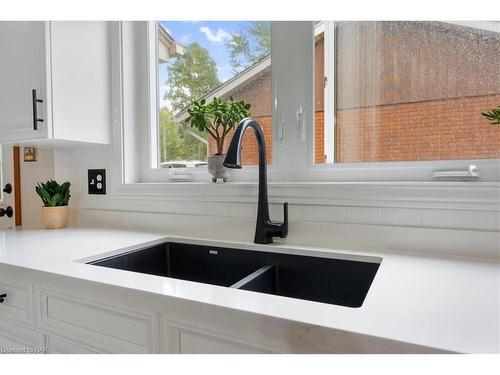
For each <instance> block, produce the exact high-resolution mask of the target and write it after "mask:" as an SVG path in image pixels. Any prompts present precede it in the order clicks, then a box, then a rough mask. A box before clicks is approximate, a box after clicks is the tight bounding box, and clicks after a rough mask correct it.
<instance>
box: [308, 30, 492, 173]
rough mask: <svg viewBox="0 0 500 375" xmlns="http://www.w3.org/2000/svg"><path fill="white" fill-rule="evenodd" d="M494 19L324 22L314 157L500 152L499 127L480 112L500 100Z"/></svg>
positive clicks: (434, 157) (392, 158) (355, 159)
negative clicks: (330, 31)
mask: <svg viewBox="0 0 500 375" xmlns="http://www.w3.org/2000/svg"><path fill="white" fill-rule="evenodd" d="M325 24H329V26H330V28H331V29H332V30H333V29H334V32H332V33H330V34H328V28H326V29H325ZM490 24H492V23H488V22H471V23H467V24H451V23H445V22H416V21H402V22H398V21H390V22H386V21H383V22H336V23H335V24H334V25H333V23H332V22H330V23H320V24H317V25H316V35H315V38H316V46H315V85H316V86H315V131H314V151H313V152H314V155H313V160H314V163H315V164H324V163H337V164H340V163H376V162H407V161H440V160H441V161H442V160H474V159H498V158H500V127H498V126H492V125H491V124H490V123H489V122H488V121H487V120H486V119H485V118H484V117H483V116H482V115H481V112H485V111H489V110H491V109H492V108H495V107H497V106H498V105H499V104H500V67H499V64H498V60H499V58H500V33H499V32H498V25H497V27H496V31H495V29H492V28H491V27H489V26H491V25H490ZM326 53H329V56H330V57H329V58H327V59H325V56H327V55H326ZM332 56H334V58H332ZM325 72H326V73H325ZM328 72H329V74H330V76H329V75H328ZM323 76H325V77H326V80H325V81H323V80H322V78H323ZM333 82H334V85H333ZM327 100H328V101H329V102H327ZM332 110H334V113H331V111H332ZM327 111H330V113H328V116H326V115H327ZM327 117H328V121H326V119H327Z"/></svg>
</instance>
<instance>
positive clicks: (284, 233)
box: [280, 202, 288, 238]
mask: <svg viewBox="0 0 500 375" xmlns="http://www.w3.org/2000/svg"><path fill="white" fill-rule="evenodd" d="M287 235H288V202H285V203H283V224H282V226H281V233H280V237H281V238H285V237H286V236H287Z"/></svg>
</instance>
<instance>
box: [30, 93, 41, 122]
mask: <svg viewBox="0 0 500 375" xmlns="http://www.w3.org/2000/svg"><path fill="white" fill-rule="evenodd" d="M31 99H32V101H33V129H34V130H38V123H39V122H43V119H42V118H38V106H37V104H38V103H43V100H42V99H38V98H37V97H36V89H33V90H32V91H31Z"/></svg>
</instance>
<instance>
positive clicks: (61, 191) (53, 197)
mask: <svg viewBox="0 0 500 375" xmlns="http://www.w3.org/2000/svg"><path fill="white" fill-rule="evenodd" d="M70 186H71V184H70V183H69V182H65V183H63V184H61V185H59V184H58V183H57V182H56V181H54V180H50V181H47V182H46V183H40V182H39V183H38V184H37V185H36V187H35V190H36V192H37V194H38V195H39V196H40V198H42V202H43V205H44V206H45V207H58V206H67V205H68V202H69V198H71V195H70V194H69V188H70Z"/></svg>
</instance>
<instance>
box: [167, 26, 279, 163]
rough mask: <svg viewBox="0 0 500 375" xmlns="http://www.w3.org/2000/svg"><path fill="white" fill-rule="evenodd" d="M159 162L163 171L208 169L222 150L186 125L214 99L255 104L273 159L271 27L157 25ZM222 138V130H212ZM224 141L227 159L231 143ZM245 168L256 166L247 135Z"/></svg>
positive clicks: (252, 143)
mask: <svg viewBox="0 0 500 375" xmlns="http://www.w3.org/2000/svg"><path fill="white" fill-rule="evenodd" d="M158 36H159V37H158V92H159V106H160V108H159V137H158V138H159V142H158V143H159V159H160V166H161V167H164V168H165V167H205V166H206V162H207V156H208V155H213V154H216V153H218V151H221V150H220V147H218V146H217V142H216V141H215V140H214V137H213V136H209V135H208V133H207V132H204V131H200V130H199V129H197V128H195V127H191V126H190V125H189V124H188V123H187V122H186V119H187V118H188V117H189V114H188V109H190V108H192V105H193V102H194V101H196V100H200V99H206V100H207V102H211V101H212V100H213V98H214V97H217V98H222V99H225V100H228V99H229V98H230V97H233V98H234V100H235V101H240V100H243V101H245V102H247V103H249V104H251V108H250V115H251V116H252V117H254V118H255V119H256V120H257V121H258V122H259V123H260V125H261V126H262V127H263V129H264V134H265V137H266V142H267V151H268V161H269V162H270V161H271V158H272V131H271V130H272V129H271V125H272V121H271V23H270V22H259V21H251V22H245V21H207V22H204V21H196V22H188V21H160V22H159V23H158ZM211 130H212V132H213V133H215V132H218V133H217V134H219V135H222V134H223V128H222V127H219V128H217V127H215V129H211ZM231 136H232V131H229V132H228V133H227V134H226V135H225V138H224V144H223V147H222V153H225V151H226V149H227V147H228V146H229V142H230V140H231ZM242 158H243V163H244V164H257V162H258V154H257V144H256V142H255V137H254V136H253V133H252V132H248V134H246V135H245V140H244V143H243V156H242Z"/></svg>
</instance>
